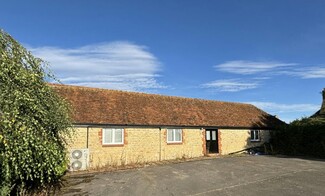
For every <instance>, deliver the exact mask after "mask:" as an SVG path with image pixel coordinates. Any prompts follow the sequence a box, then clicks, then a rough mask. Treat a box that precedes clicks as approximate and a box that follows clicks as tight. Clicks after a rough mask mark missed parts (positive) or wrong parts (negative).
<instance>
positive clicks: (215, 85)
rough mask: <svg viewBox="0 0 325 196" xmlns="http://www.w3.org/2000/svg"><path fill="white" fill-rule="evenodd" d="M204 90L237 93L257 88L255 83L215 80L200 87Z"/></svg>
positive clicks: (257, 84)
mask: <svg viewBox="0 0 325 196" xmlns="http://www.w3.org/2000/svg"><path fill="white" fill-rule="evenodd" d="M202 86H203V87H204V88H212V89H216V90H218V91H226V92H237V91H242V90H248V89H254V88H257V86H259V83H257V82H242V81H239V80H237V79H231V80H215V81H212V82H209V83H206V84H203V85H202Z"/></svg>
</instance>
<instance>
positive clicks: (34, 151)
mask: <svg viewBox="0 0 325 196" xmlns="http://www.w3.org/2000/svg"><path fill="white" fill-rule="evenodd" d="M0 55H1V58H0V70H1V71H0V168H1V171H0V179H1V181H0V194H2V195H3V194H9V193H11V194H21V193H23V192H26V191H27V192H28V191H30V190H41V189H44V188H46V187H47V188H48V187H52V186H53V185H54V184H56V183H58V182H59V181H60V178H61V177H62V176H63V175H64V173H65V171H66V165H67V160H66V154H65V140H64V138H65V135H69V130H70V129H69V128H70V127H71V122H70V118H69V107H68V105H67V104H66V103H65V102H64V101H63V100H61V98H60V97H58V96H57V95H56V94H55V92H53V90H52V89H51V87H50V86H49V85H47V83H46V81H45V80H46V79H48V78H54V77H53V76H52V75H51V74H50V72H49V71H46V63H44V62H43V61H42V60H41V59H38V58H35V57H33V55H32V54H31V53H30V52H28V51H27V50H26V49H25V48H23V47H22V46H21V45H20V44H19V43H18V42H16V41H15V40H14V39H13V38H12V37H11V36H10V35H9V34H7V33H5V32H4V31H3V30H0Z"/></svg>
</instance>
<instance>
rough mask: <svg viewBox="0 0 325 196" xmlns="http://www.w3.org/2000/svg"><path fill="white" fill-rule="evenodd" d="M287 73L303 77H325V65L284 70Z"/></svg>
mask: <svg viewBox="0 0 325 196" xmlns="http://www.w3.org/2000/svg"><path fill="white" fill-rule="evenodd" d="M283 73H284V74H287V75H292V76H298V77H301V78H303V79H312V78H325V67H308V68H302V69H295V70H292V71H286V72H283Z"/></svg>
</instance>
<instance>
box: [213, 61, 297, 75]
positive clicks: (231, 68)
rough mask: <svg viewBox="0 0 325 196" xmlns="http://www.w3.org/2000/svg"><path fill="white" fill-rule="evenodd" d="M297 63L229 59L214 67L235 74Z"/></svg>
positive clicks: (251, 72) (274, 68) (246, 73)
mask: <svg viewBox="0 0 325 196" xmlns="http://www.w3.org/2000/svg"><path fill="white" fill-rule="evenodd" d="M295 65H296V64H295V63H279V62H267V61H260V62H258V61H244V60H238V61H228V62H225V63H222V64H219V65H215V66H214V67H215V68H216V69H217V70H219V71H223V72H228V73H234V74H243V75H249V74H256V73H261V72H269V71H274V70H281V69H282V68H287V67H291V66H295Z"/></svg>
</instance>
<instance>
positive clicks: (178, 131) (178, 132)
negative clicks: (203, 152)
mask: <svg viewBox="0 0 325 196" xmlns="http://www.w3.org/2000/svg"><path fill="white" fill-rule="evenodd" d="M175 141H177V142H180V141H182V130H181V129H175Z"/></svg>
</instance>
